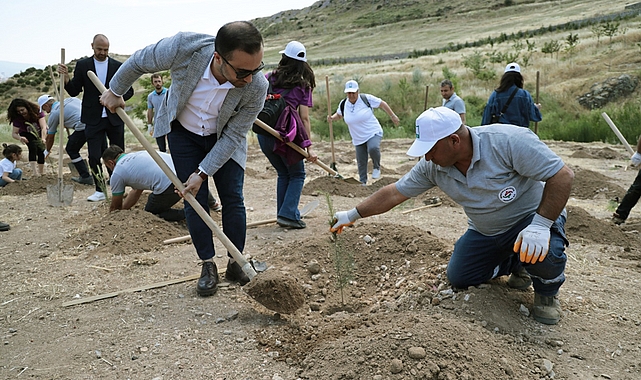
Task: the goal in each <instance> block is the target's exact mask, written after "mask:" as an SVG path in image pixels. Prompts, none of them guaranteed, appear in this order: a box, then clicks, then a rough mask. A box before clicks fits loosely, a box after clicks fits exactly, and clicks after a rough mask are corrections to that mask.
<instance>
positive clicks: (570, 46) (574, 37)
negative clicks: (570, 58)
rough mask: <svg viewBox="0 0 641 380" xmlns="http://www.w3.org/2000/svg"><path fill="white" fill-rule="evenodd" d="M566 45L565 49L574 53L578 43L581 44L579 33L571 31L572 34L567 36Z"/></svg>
mask: <svg viewBox="0 0 641 380" xmlns="http://www.w3.org/2000/svg"><path fill="white" fill-rule="evenodd" d="M565 45H566V46H565V51H566V52H568V54H570V55H572V53H574V50H575V49H576V47H577V45H579V35H578V34H572V33H571V32H570V34H569V35H568V36H567V37H566V38H565Z"/></svg>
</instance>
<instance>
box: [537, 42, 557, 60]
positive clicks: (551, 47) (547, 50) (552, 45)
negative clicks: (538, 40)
mask: <svg viewBox="0 0 641 380" xmlns="http://www.w3.org/2000/svg"><path fill="white" fill-rule="evenodd" d="M559 50H561V43H560V42H559V41H557V40H552V41H548V42H546V43H544V44H543V48H542V49H541V53H543V54H549V55H550V58H551V57H552V56H553V55H554V53H556V54H557V58H558V57H559V55H558V53H559Z"/></svg>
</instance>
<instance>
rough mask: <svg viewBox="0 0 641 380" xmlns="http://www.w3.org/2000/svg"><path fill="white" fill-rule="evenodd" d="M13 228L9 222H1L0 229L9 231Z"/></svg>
mask: <svg viewBox="0 0 641 380" xmlns="http://www.w3.org/2000/svg"><path fill="white" fill-rule="evenodd" d="M10 229H11V226H9V225H8V224H7V223H3V222H0V231H9V230H10Z"/></svg>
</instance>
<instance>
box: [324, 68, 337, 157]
mask: <svg viewBox="0 0 641 380" xmlns="http://www.w3.org/2000/svg"><path fill="white" fill-rule="evenodd" d="M325 87H326V88H327V116H332V103H331V101H330V100H329V77H328V76H327V75H325ZM327 120H328V123H329V141H330V144H331V146H332V164H334V165H336V157H335V156H334V127H333V125H332V118H331V117H328V118H327Z"/></svg>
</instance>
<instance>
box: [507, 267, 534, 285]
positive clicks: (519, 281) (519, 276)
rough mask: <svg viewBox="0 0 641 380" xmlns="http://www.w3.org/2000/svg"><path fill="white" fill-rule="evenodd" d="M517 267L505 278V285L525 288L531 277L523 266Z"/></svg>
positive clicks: (530, 281) (530, 282)
mask: <svg viewBox="0 0 641 380" xmlns="http://www.w3.org/2000/svg"><path fill="white" fill-rule="evenodd" d="M518 268H519V269H517V270H516V271H514V272H513V273H512V274H511V275H510V278H508V279H507V286H509V287H510V288H512V289H518V290H525V289H527V288H529V287H530V285H532V279H531V278H530V275H529V274H528V272H527V271H526V270H525V268H524V267H523V266H519V267H518Z"/></svg>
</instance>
